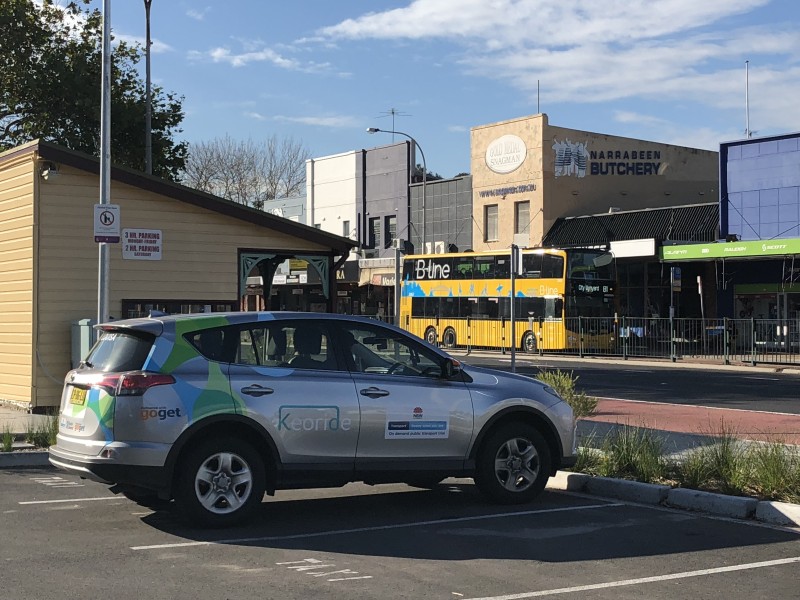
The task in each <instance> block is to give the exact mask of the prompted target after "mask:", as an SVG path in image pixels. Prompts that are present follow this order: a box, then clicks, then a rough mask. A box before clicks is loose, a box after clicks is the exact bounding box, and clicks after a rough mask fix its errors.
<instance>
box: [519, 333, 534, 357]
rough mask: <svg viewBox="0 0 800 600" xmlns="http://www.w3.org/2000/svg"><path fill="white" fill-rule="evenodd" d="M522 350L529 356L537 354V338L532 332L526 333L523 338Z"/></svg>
mask: <svg viewBox="0 0 800 600" xmlns="http://www.w3.org/2000/svg"><path fill="white" fill-rule="evenodd" d="M522 349H523V350H524V351H525V352H527V353H528V354H533V353H534V352H536V336H535V335H533V332H532V331H526V332H525V335H523V336H522Z"/></svg>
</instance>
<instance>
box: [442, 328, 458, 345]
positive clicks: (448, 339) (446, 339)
mask: <svg viewBox="0 0 800 600" xmlns="http://www.w3.org/2000/svg"><path fill="white" fill-rule="evenodd" d="M442 346H444V347H445V348H455V346H456V330H455V329H453V328H452V327H448V328H447V329H445V330H444V333H443V334H442Z"/></svg>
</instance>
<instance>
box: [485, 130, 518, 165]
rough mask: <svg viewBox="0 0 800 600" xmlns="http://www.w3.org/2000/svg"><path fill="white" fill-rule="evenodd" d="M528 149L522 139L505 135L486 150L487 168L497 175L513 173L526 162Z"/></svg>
mask: <svg viewBox="0 0 800 600" xmlns="http://www.w3.org/2000/svg"><path fill="white" fill-rule="evenodd" d="M527 154H528V149H527V148H526V147H525V142H523V141H522V138H520V137H518V136H516V135H510V134H509V135H503V136H500V137H499V138H497V139H496V140H494V141H493V142H492V143H490V144H489V146H488V147H487V148H486V166H487V167H489V169H491V170H492V171H494V172H495V173H500V174H505V173H511V172H512V171H515V170H516V169H518V168H519V166H520V165H521V164H522V163H523V162H524V161H525V157H526V156H527Z"/></svg>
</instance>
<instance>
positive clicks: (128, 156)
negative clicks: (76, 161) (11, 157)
mask: <svg viewBox="0 0 800 600" xmlns="http://www.w3.org/2000/svg"><path fill="white" fill-rule="evenodd" d="M88 3H89V0H79V1H73V2H70V3H69V4H68V5H67V6H64V7H59V6H55V5H54V4H53V2H52V0H44V1H43V3H42V4H41V6H37V5H36V4H35V3H34V2H33V0H2V2H0V31H2V32H3V35H2V37H0V149H8V148H13V147H14V146H18V145H20V144H23V143H25V142H28V141H31V140H34V139H37V138H38V139H42V140H45V141H50V142H55V143H57V144H61V145H63V146H66V147H67V148H70V149H72V150H78V151H81V152H85V153H87V154H91V155H94V156H99V155H100V104H101V92H102V90H101V85H102V81H101V73H102V39H103V34H102V14H101V13H100V11H99V10H89V9H86V10H83V9H82V8H81V7H80V4H84V5H86V4H88ZM112 48H113V49H112V59H111V62H112V73H111V140H110V143H111V149H110V150H111V159H112V162H114V163H116V164H121V165H124V166H127V167H130V168H133V169H137V170H144V160H145V156H144V147H145V112H146V108H147V103H146V101H145V92H146V90H145V84H144V82H143V81H142V80H141V78H140V77H139V74H138V72H137V64H138V63H139V61H140V60H141V58H142V55H143V51H142V49H141V48H140V47H139V46H138V45H133V46H131V45H128V44H126V43H124V42H120V43H115V44H112ZM152 95H153V101H152V115H153V116H152V122H153V133H152V145H153V174H155V175H158V176H161V177H165V178H168V179H173V180H175V179H176V178H177V177H178V174H179V172H180V171H181V169H182V168H183V166H184V163H185V160H186V152H187V146H186V144H185V143H183V142H181V143H176V142H174V141H173V139H172V137H173V135H174V134H176V133H180V132H181V129H180V128H179V126H180V123H181V121H182V120H183V116H184V115H183V108H182V101H183V98H182V97H178V96H176V95H175V94H173V93H168V92H165V91H164V90H163V89H162V88H160V87H154V89H153V94H152Z"/></svg>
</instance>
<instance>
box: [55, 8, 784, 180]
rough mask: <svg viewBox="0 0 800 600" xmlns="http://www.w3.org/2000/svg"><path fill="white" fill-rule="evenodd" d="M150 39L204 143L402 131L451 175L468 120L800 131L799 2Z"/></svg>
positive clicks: (171, 24)
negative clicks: (536, 117)
mask: <svg viewBox="0 0 800 600" xmlns="http://www.w3.org/2000/svg"><path fill="white" fill-rule="evenodd" d="M63 1H64V0H62V3H63ZM93 6H96V7H99V8H102V2H101V1H100V0H93ZM111 26H112V30H113V32H114V35H115V36H117V37H119V38H121V39H125V40H128V41H139V42H141V43H142V44H144V39H145V10H144V2H143V0H111ZM151 37H152V39H153V53H152V63H151V65H152V67H151V68H152V79H153V82H154V83H155V84H157V85H159V86H162V87H163V88H164V89H166V90H169V91H172V92H175V93H177V94H180V95H182V96H184V103H183V107H184V110H185V112H186V118H185V120H184V121H183V132H182V133H180V134H178V135H177V136H176V137H177V138H178V139H181V140H186V141H188V142H189V143H192V142H202V141H210V140H212V139H214V138H219V137H224V136H226V135H228V136H230V137H231V138H233V139H236V140H247V139H252V140H254V141H258V140H259V138H261V139H264V138H267V137H269V136H272V135H277V136H278V137H280V138H283V137H291V138H293V139H294V140H295V141H300V142H302V143H303V144H304V145H305V146H306V147H307V148H308V150H309V151H310V153H311V155H312V156H314V157H321V156H327V155H331V154H338V153H342V152H348V151H351V150H360V149H362V148H373V147H375V146H380V145H385V144H389V143H391V142H392V141H401V140H404V139H406V138H404V137H403V136H400V135H397V136H392V135H391V134H385V133H377V134H374V135H370V134H368V133H367V132H366V129H367V128H368V127H377V128H380V129H384V130H392V129H393V128H394V130H395V131H400V132H404V133H406V134H408V135H410V136H412V137H413V138H414V139H415V140H416V142H417V144H418V145H419V147H420V148H421V149H422V152H423V154H424V155H425V159H426V164H427V167H428V169H429V170H430V171H433V172H436V173H439V174H441V175H442V176H444V177H453V176H455V175H456V174H458V173H461V172H469V170H470V136H469V132H470V128H471V127H475V126H478V125H485V124H488V123H495V122H498V121H504V120H507V119H513V118H517V117H523V116H528V115H533V114H537V113H539V112H543V113H546V114H547V115H548V118H549V122H550V124H551V125H555V126H558V127H565V128H571V129H579V130H585V131H590V132H596V133H602V134H608V135H616V136H623V137H630V138H638V139H644V140H650V141H654V142H661V143H667V144H676V145H681V146H689V147H694V148H701V149H707V150H719V144H720V143H721V142H726V141H732V140H737V139H742V138H744V137H745V132H746V130H747V125H748V121H749V128H750V131H751V132H752V136H753V137H759V136H766V135H775V134H784V133H794V132H798V131H800V2H798V1H797V0H772V1H770V0H702V1H698V0H658V1H655V2H654V1H653V0H602V1H600V0H558V1H555V0H295V1H294V2H277V1H272V0H224V1H222V0H197V1H193V2H187V1H184V0H153V1H152V7H151ZM746 65H747V66H746ZM142 77H144V63H142ZM748 116H749V119H748ZM393 138H394V140H393ZM418 162H421V161H419V158H418Z"/></svg>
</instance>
